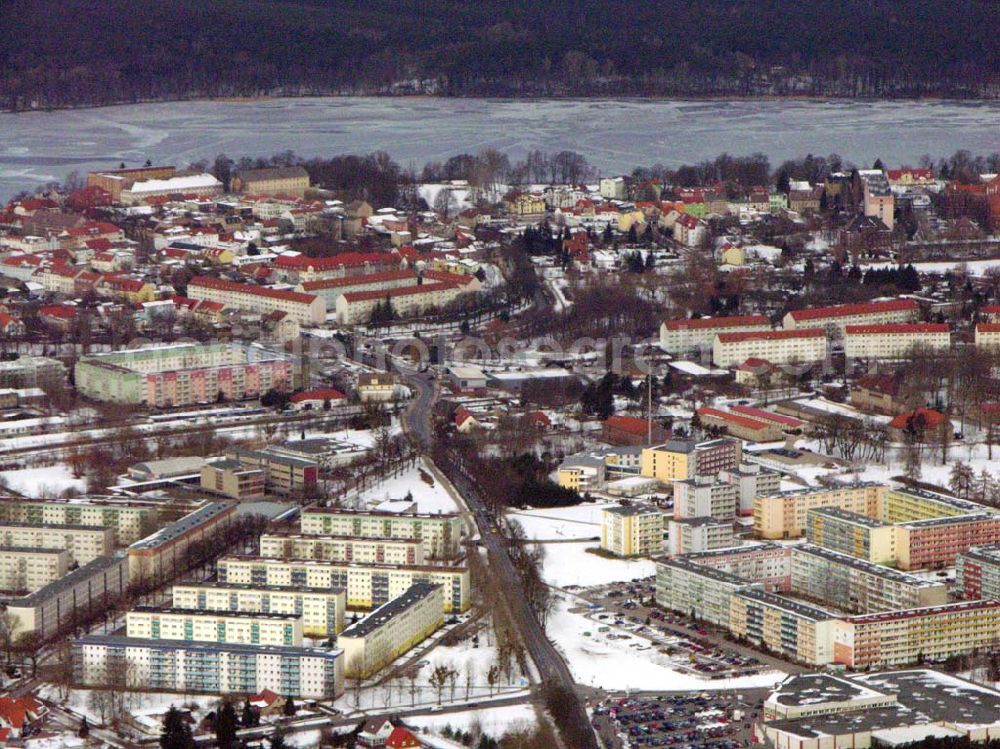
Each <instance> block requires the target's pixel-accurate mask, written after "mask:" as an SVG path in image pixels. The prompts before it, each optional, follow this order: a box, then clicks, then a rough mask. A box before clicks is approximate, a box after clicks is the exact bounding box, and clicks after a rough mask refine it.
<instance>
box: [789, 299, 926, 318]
mask: <svg viewBox="0 0 1000 749" xmlns="http://www.w3.org/2000/svg"><path fill="white" fill-rule="evenodd" d="M917 309H918V306H917V302H916V301H915V300H913V299H890V300H889V301H886V302H866V303H863V304H839V305H836V306H833V307H813V308H810V309H797V310H792V311H791V312H789V314H790V315H791V316H792V319H793V320H796V321H798V320H820V319H825V318H828V317H850V316H852V315H869V314H877V313H879V312H906V311H912V312H916V311H917Z"/></svg>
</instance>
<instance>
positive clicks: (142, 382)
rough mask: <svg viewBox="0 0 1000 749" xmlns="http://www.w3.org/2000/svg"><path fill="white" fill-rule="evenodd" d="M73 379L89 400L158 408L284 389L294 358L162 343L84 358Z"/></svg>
mask: <svg viewBox="0 0 1000 749" xmlns="http://www.w3.org/2000/svg"><path fill="white" fill-rule="evenodd" d="M74 377H75V381H76V387H77V389H78V390H79V391H80V392H81V393H82V394H83V395H85V396H87V397H88V398H93V399H95V400H100V401H110V402H112V403H132V404H143V405H147V406H155V407H158V408H162V407H170V406H184V405H191V404H195V403H215V402H216V401H217V400H218V398H219V396H220V394H221V395H222V396H223V398H225V399H226V400H241V399H244V398H254V397H259V396H261V395H263V394H264V393H266V392H267V391H269V390H288V389H290V387H291V382H292V362H291V360H290V358H289V357H288V356H286V355H284V354H279V353H275V352H272V351H270V350H268V349H264V348H261V347H259V346H255V345H243V344H240V343H210V344H194V343H177V344H162V345H155V346H143V347H141V348H135V349H126V350H123V351H112V352H109V353H101V354H91V355H88V356H84V357H82V358H81V359H80V360H79V361H78V362H77V363H76V366H75V368H74Z"/></svg>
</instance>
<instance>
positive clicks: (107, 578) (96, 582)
mask: <svg viewBox="0 0 1000 749" xmlns="http://www.w3.org/2000/svg"><path fill="white" fill-rule="evenodd" d="M127 587H128V557H127V556H126V555H125V554H124V553H122V552H119V553H118V554H115V555H114V556H107V557H98V558H97V559H94V560H92V561H90V562H88V563H87V564H84V565H83V566H82V567H77V568H76V569H75V570H72V571H70V572H68V573H66V574H65V575H63V576H62V577H59V578H57V579H55V580H53V581H52V582H50V583H49V584H48V585H45V586H44V587H42V588H39V589H38V590H36V591H35V592H34V593H29V594H28V595H26V596H21V597H20V598H8V599H3V600H2V601H0V603H2V604H3V605H4V606H5V607H6V610H7V613H9V614H10V615H11V617H12V618H13V621H14V631H15V632H17V633H18V634H23V633H26V632H31V633H35V634H37V635H38V636H39V638H41V639H42V640H47V639H49V638H50V637H53V636H55V635H57V634H59V633H61V632H67V631H69V630H71V629H72V628H74V627H75V626H77V625H78V624H80V623H82V622H83V621H85V620H87V619H88V618H90V617H91V616H93V615H95V614H96V613H98V612H101V611H104V610H106V609H108V608H109V607H110V606H112V605H113V604H114V602H115V601H117V600H118V599H119V598H121V596H122V594H123V593H124V592H125V589H126V588H127Z"/></svg>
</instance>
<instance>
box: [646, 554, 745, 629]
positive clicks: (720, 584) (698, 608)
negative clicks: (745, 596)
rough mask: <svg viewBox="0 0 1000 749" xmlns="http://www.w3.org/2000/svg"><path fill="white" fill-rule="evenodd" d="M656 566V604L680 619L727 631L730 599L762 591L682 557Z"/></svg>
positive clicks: (731, 575)
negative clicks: (753, 590)
mask: <svg viewBox="0 0 1000 749" xmlns="http://www.w3.org/2000/svg"><path fill="white" fill-rule="evenodd" d="M654 561H655V562H656V603H657V605H659V606H662V607H663V608H665V609H669V610H671V611H676V612H678V613H680V614H683V615H684V616H690V617H692V618H694V619H701V620H704V621H707V622H709V623H711V624H715V625H716V626H719V627H725V628H727V629H728V628H729V611H730V598H732V595H733V593H734V592H735V591H737V590H744V589H746V588H752V587H762V586H761V585H760V584H759V583H752V582H749V581H747V580H744V579H742V578H739V577H737V576H736V575H733V574H730V573H728V572H723V571H722V570H718V569H713V568H712V567H704V566H701V565H698V564H694V563H693V562H691V561H690V559H688V558H686V557H678V558H676V559H666V558H660V559H656V560H654Z"/></svg>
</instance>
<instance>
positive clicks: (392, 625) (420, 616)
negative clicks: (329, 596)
mask: <svg viewBox="0 0 1000 749" xmlns="http://www.w3.org/2000/svg"><path fill="white" fill-rule="evenodd" d="M441 597H442V591H441V586H440V585H432V584H430V583H418V584H416V585H413V586H411V587H410V588H409V589H408V590H406V591H405V592H404V593H403V594H402V595H400V596H399V597H397V598H394V599H393V600H391V601H389V602H388V603H386V604H384V605H382V606H380V607H379V608H377V609H375V610H374V611H373V612H371V613H370V614H369V615H368V616H366V617H365V618H364V619H362V620H361V621H360V622H358V623H357V624H354V625H352V626H350V627H348V628H347V629H345V630H344V631H343V632H341V633H340V637H338V638H337V647H339V648H342V649H343V651H344V671H345V674H346V675H347V676H348V678H355V679H366V678H368V677H369V676H371V675H372V674H374V673H376V672H377V671H379V670H381V669H383V668H385V667H386V666H388V665H389V664H390V663H392V662H393V661H394V660H395V659H396V658H398V657H399V656H401V655H402V654H403V653H405V652H406V651H407V650H409V649H410V648H412V647H413V646H414V645H417V644H419V643H421V642H423V640H424V639H426V638H427V636H428V635H430V634H432V633H433V632H434V631H435V630H437V629H438V628H440V627H441V625H443V624H444V614H443V613H442V605H441Z"/></svg>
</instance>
